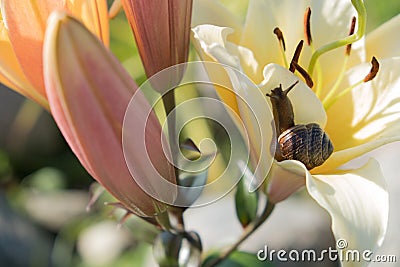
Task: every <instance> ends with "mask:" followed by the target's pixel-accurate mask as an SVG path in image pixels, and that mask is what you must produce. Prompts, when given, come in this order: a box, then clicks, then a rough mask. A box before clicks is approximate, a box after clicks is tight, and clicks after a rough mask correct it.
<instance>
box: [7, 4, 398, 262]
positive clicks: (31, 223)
mask: <svg viewBox="0 0 400 267" xmlns="http://www.w3.org/2000/svg"><path fill="white" fill-rule="evenodd" d="M293 1H296V0H293ZM221 2H223V3H224V4H225V5H227V6H228V7H229V8H230V9H231V10H232V11H234V12H235V13H237V14H244V13H245V5H243V4H241V3H240V2H239V1H230V0H221ZM243 2H245V1H243ZM365 4H366V8H367V11H368V26H367V30H368V31H371V30H372V29H374V28H376V27H377V26H378V25H380V24H381V23H383V22H385V21H387V20H388V19H390V18H391V17H393V16H395V15H397V14H398V13H400V1H398V0H385V1H379V0H366V1H365ZM111 33H112V35H111V48H112V51H113V52H114V53H115V55H116V56H117V57H118V58H119V59H120V60H121V62H122V63H123V64H124V66H125V67H126V68H127V69H128V70H133V69H135V72H133V71H131V75H132V76H133V77H134V78H135V80H136V81H137V82H138V83H139V84H140V83H141V82H143V81H144V79H145V76H144V72H143V67H142V66H141V63H140V58H139V55H138V53H137V50H136V49H134V42H133V38H132V35H131V32H130V28H129V26H128V24H127V23H126V20H125V17H124V15H123V14H120V15H119V16H118V17H117V18H115V19H114V20H112V21H111ZM99 190H101V189H100V188H99V187H98V186H96V185H93V179H92V178H91V177H90V176H89V175H88V174H87V172H86V171H85V170H84V169H83V168H82V167H81V165H80V164H79V162H78V160H77V159H76V158H75V156H74V155H73V154H72V153H71V151H70V149H69V148H68V146H67V144H66V143H65V141H64V139H63V137H62V136H61V135H60V132H59V130H58V129H57V127H56V126H55V124H54V121H53V120H52V118H51V117H50V116H49V114H47V113H46V112H44V111H43V110H41V108H40V107H39V106H37V105H36V104H34V103H32V102H31V101H28V100H25V99H24V98H23V97H21V96H19V95H18V94H16V93H14V92H13V91H11V90H8V89H6V88H4V87H3V86H1V87H0V266H1V267H2V266H12V267H19V266H21V267H27V266H35V267H36V266H55V267H62V266H65V267H67V266H68V267H69V266H81V267H84V266H85V267H91V266H131V267H133V266H148V264H150V263H148V262H147V261H148V259H147V258H148V256H149V255H151V247H150V245H149V243H151V241H152V239H153V238H154V236H155V235H156V229H154V228H153V227H151V226H149V225H147V224H143V223H141V222H140V221H139V220H137V219H135V218H130V219H128V220H127V222H126V224H125V227H123V228H121V229H120V230H118V231H116V230H115V229H116V223H117V222H118V220H119V219H121V218H122V217H123V216H124V213H123V211H121V210H114V209H113V208H112V207H110V206H104V205H103V203H104V202H105V201H113V200H112V198H111V197H110V196H109V195H107V194H106V193H103V194H102V195H101V199H100V200H99V201H97V202H96V203H95V204H94V205H93V207H92V208H91V211H90V212H87V211H86V206H87V204H88V202H89V199H90V194H89V193H88V192H93V193H94V194H96V193H98V191H99ZM143 241H147V242H148V243H146V242H143Z"/></svg>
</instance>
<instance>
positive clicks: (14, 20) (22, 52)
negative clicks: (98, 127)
mask: <svg viewBox="0 0 400 267" xmlns="http://www.w3.org/2000/svg"><path fill="white" fill-rule="evenodd" d="M2 5H3V6H2V12H3V19H4V20H5V22H6V26H7V29H8V33H9V38H10V40H11V43H12V46H13V49H14V52H15V55H16V57H17V59H18V62H19V64H20V65H21V68H22V70H23V72H24V74H25V76H26V78H27V79H28V80H29V81H30V83H31V84H32V86H33V87H34V88H35V89H36V91H37V92H38V93H39V94H40V95H42V96H43V97H46V93H45V89H44V83H43V62H42V46H43V38H44V32H45V29H46V20H47V18H48V16H49V15H50V13H51V11H53V10H57V9H62V8H63V7H64V6H63V1H59V0H57V1H53V0H40V1H33V0H22V1H19V0H18V1H17V0H3V1H2Z"/></svg>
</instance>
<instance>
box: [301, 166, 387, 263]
mask: <svg viewBox="0 0 400 267" xmlns="http://www.w3.org/2000/svg"><path fill="white" fill-rule="evenodd" d="M306 185H307V190H308V192H309V194H310V195H311V196H312V197H313V198H314V199H315V200H316V201H317V202H318V204H319V205H321V206H322V207H323V208H324V209H326V210H327V211H328V213H329V214H330V216H331V218H332V231H333V234H334V236H335V238H336V240H339V239H344V240H346V242H347V244H348V246H347V247H346V249H345V250H347V249H348V250H358V251H360V253H362V252H363V251H365V250H371V251H374V250H375V249H376V248H377V247H378V246H380V245H381V244H382V242H383V239H384V236H385V233H386V229H387V222H388V216H389V196H388V192H387V190H386V184H385V181H384V177H383V175H382V172H381V170H380V167H379V164H378V162H377V161H376V160H374V159H370V160H369V162H368V163H367V164H365V165H364V166H363V167H362V168H360V169H357V170H352V171H346V172H344V173H342V174H335V175H315V176H311V175H307V183H306ZM342 265H343V266H362V265H365V262H342Z"/></svg>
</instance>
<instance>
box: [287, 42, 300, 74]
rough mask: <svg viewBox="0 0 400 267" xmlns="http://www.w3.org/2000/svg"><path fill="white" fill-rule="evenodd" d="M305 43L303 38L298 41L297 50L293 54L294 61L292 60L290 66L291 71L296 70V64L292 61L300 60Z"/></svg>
mask: <svg viewBox="0 0 400 267" xmlns="http://www.w3.org/2000/svg"><path fill="white" fill-rule="evenodd" d="M303 43H304V41H303V40H301V41H300V42H299V43H298V45H297V46H296V50H295V51H294V54H293V57H292V61H291V62H290V67H289V70H290V71H291V72H294V71H295V70H296V68H295V66H294V65H292V63H293V62H296V63H298V62H299V58H300V53H301V50H302V49H303Z"/></svg>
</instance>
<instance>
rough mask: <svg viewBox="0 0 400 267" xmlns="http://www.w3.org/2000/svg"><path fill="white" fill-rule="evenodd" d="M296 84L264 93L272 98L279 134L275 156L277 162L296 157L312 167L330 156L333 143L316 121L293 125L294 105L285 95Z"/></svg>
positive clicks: (280, 86) (308, 166)
mask: <svg viewBox="0 0 400 267" xmlns="http://www.w3.org/2000/svg"><path fill="white" fill-rule="evenodd" d="M297 83H298V81H296V82H295V83H294V84H292V85H291V86H290V87H289V88H287V89H286V90H284V91H283V90H282V85H281V84H280V85H279V87H277V88H275V89H273V90H271V94H266V95H267V96H268V97H269V98H270V99H271V103H272V112H273V115H274V121H275V127H276V132H277V134H276V135H277V136H278V138H277V147H276V151H275V158H276V159H277V160H278V161H282V160H298V161H301V162H302V163H303V164H304V165H305V166H306V168H307V169H308V170H311V169H313V168H315V167H317V166H320V165H321V164H323V163H324V162H325V161H326V160H327V159H328V158H329V156H330V155H331V154H332V152H333V144H332V142H331V140H330V139H329V136H328V134H327V133H326V132H324V130H323V129H322V128H321V127H320V126H319V125H318V124H317V123H309V124H297V125H295V123H294V113H293V106H292V104H291V102H290V99H289V98H288V96H287V95H288V93H289V92H290V90H292V89H293V88H294V87H295V86H296V84H297Z"/></svg>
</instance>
